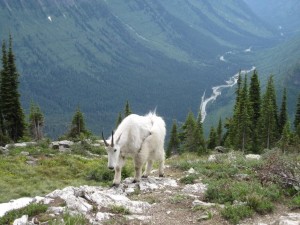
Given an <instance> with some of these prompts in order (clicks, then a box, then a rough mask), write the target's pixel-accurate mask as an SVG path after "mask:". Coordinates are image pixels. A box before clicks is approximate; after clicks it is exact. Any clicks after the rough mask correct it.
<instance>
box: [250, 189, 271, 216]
mask: <svg viewBox="0 0 300 225" xmlns="http://www.w3.org/2000/svg"><path fill="white" fill-rule="evenodd" d="M247 205H248V206H249V207H250V208H251V209H253V210H254V211H256V212H257V213H259V214H267V213H270V212H273V210H274V206H273V204H272V202H270V200H269V199H267V198H266V197H264V196H261V195H258V194H257V193H253V194H250V195H249V196H248V197H247Z"/></svg>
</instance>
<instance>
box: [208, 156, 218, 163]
mask: <svg viewBox="0 0 300 225" xmlns="http://www.w3.org/2000/svg"><path fill="white" fill-rule="evenodd" d="M216 160H217V157H216V155H210V156H209V157H208V159H207V161H208V162H215V161H216Z"/></svg>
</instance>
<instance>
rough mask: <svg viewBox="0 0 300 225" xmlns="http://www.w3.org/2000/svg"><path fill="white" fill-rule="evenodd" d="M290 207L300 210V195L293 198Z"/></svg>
mask: <svg viewBox="0 0 300 225" xmlns="http://www.w3.org/2000/svg"><path fill="white" fill-rule="evenodd" d="M290 207H291V208H292V209H300V193H299V194H298V195H296V196H295V197H293V198H292V200H291V203H290Z"/></svg>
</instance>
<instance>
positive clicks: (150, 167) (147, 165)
mask: <svg viewBox="0 0 300 225" xmlns="http://www.w3.org/2000/svg"><path fill="white" fill-rule="evenodd" d="M152 165H153V160H148V162H147V164H146V168H145V172H144V174H143V176H142V177H143V178H147V177H148V176H149V175H150V173H151V170H152Z"/></svg>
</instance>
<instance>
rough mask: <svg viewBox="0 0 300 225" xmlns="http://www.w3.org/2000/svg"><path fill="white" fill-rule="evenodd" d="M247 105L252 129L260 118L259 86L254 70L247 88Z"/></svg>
mask: <svg viewBox="0 0 300 225" xmlns="http://www.w3.org/2000/svg"><path fill="white" fill-rule="evenodd" d="M249 104H250V108H251V111H250V120H251V121H252V123H253V125H254V127H256V125H257V122H258V119H259V117H260V106H261V97H260V84H259V80H258V74H257V71H256V70H254V72H253V74H252V76H251V82H250V87H249Z"/></svg>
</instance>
